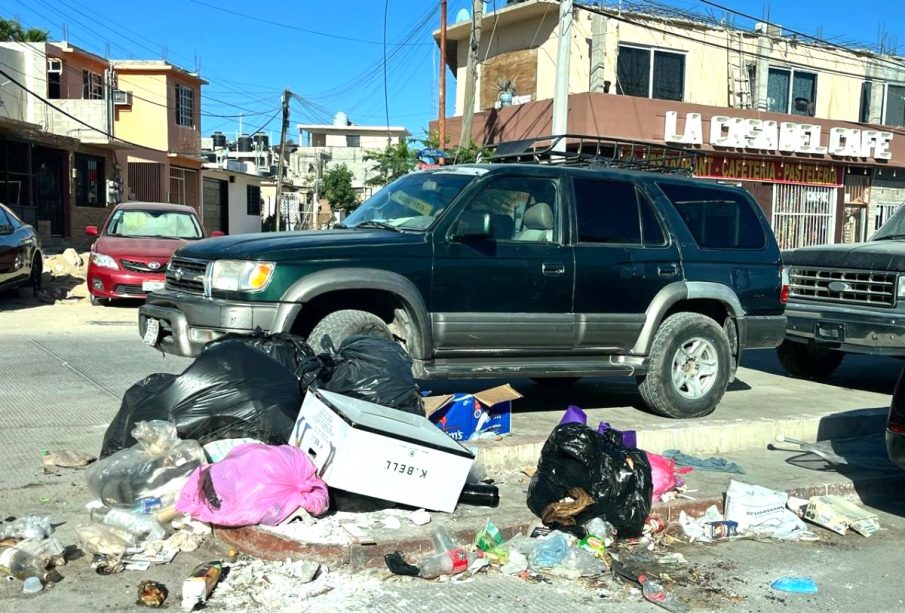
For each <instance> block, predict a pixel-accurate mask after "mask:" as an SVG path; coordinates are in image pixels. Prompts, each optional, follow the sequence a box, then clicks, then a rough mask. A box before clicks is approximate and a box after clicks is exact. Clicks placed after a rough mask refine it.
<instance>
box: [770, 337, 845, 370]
mask: <svg viewBox="0 0 905 613" xmlns="http://www.w3.org/2000/svg"><path fill="white" fill-rule="evenodd" d="M776 356H777V357H778V358H779V363H780V364H782V367H783V368H785V369H786V372H787V373H789V375H790V376H792V377H798V378H800V379H826V378H827V377H829V376H830V375H831V374H833V373H834V372H835V371H836V369H837V368H839V364H841V363H842V358H844V357H845V354H844V353H843V352H841V351H835V350H833V349H823V348H822V347H812V346H810V345H805V344H804V343H796V342H794V341H783V342H782V343H781V344H780V345H779V347H777V348H776Z"/></svg>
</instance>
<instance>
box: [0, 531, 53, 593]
mask: <svg viewBox="0 0 905 613" xmlns="http://www.w3.org/2000/svg"><path fill="white" fill-rule="evenodd" d="M0 575H6V576H9V577H15V578H16V579H19V580H21V581H25V580H26V579H28V578H29V577H34V578H37V579H38V580H39V581H40V583H41V585H47V584H48V583H56V582H58V581H60V580H61V579H62V577H61V576H60V573H58V572H57V571H56V570H55V569H50V570H48V569H46V568H44V567H43V566H41V561H40V560H38V559H37V558H36V557H35V556H33V555H31V554H30V553H28V552H27V551H23V550H21V549H19V548H18V547H16V546H15V540H8V541H4V542H2V543H0ZM33 586H34V581H32V582H30V583H29V585H28V587H29V589H32V588H33ZM38 591H40V590H38Z"/></svg>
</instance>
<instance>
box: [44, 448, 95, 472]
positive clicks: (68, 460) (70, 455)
mask: <svg viewBox="0 0 905 613" xmlns="http://www.w3.org/2000/svg"><path fill="white" fill-rule="evenodd" d="M95 460H97V456H95V455H91V454H89V453H85V452H82V451H68V450H60V451H45V452H44V453H43V455H41V463H42V464H43V465H44V466H45V467H51V466H57V467H60V468H82V467H83V466H88V465H89V464H91V463H92V462H94V461H95Z"/></svg>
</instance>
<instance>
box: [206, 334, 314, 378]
mask: <svg viewBox="0 0 905 613" xmlns="http://www.w3.org/2000/svg"><path fill="white" fill-rule="evenodd" d="M228 341H238V342H240V343H244V344H246V345H248V346H249V347H254V348H255V349H260V350H261V351H263V352H264V353H266V354H267V355H269V356H270V357H272V358H273V359H274V360H276V361H277V362H279V363H280V364H282V365H283V366H285V367H286V368H288V369H289V370H291V371H292V372H295V371H296V369H298V367H299V364H301V363H302V362H304V361H305V360H306V359H308V358H309V357H311V356H313V355H314V352H313V351H312V350H311V348H310V347H309V346H308V343H306V342H305V339H304V338H302V337H301V336H296V335H295V334H290V333H289V332H280V333H278V334H264V332H263V331H261V329H260V328H258V329H257V330H255V332H254V334H251V335H246V334H227V335H226V336H224V337H222V338H218V339H217V340H215V341H211V342H210V343H208V344H207V346H206V347H205V349H210V348H211V347H216V346H217V345H218V344H220V343H224V342H228Z"/></svg>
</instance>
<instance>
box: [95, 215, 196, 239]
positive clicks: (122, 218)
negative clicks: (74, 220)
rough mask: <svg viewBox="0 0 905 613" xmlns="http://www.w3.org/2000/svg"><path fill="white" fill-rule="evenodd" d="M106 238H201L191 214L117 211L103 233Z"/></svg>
mask: <svg viewBox="0 0 905 613" xmlns="http://www.w3.org/2000/svg"><path fill="white" fill-rule="evenodd" d="M105 234H106V235H107V236H144V237H161V238H186V239H195V238H202V232H201V226H199V225H198V220H197V219H196V218H195V216H194V215H192V214H191V213H177V212H174V211H151V210H148V211H141V210H134V209H132V210H125V209H119V210H118V211H116V212H115V213H114V214H113V217H112V218H111V219H110V223H108V224H107V230H106V232H105Z"/></svg>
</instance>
